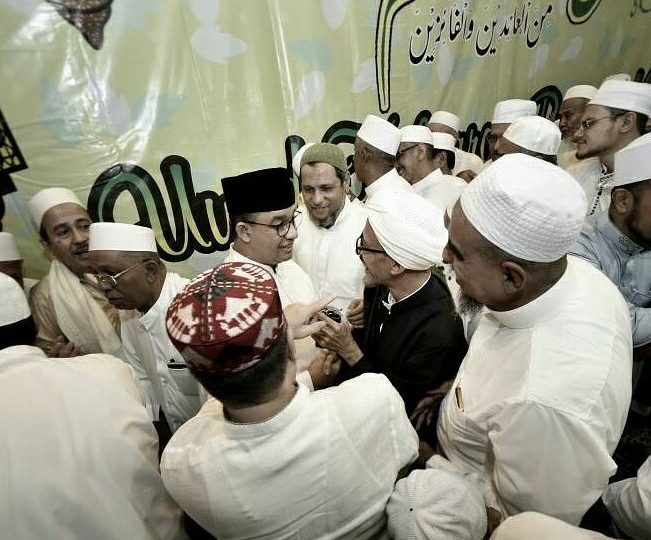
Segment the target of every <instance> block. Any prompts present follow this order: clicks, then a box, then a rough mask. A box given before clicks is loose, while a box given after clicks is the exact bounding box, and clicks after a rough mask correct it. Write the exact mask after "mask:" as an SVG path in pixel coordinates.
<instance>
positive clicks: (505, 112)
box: [491, 99, 537, 124]
mask: <svg viewBox="0 0 651 540" xmlns="http://www.w3.org/2000/svg"><path fill="white" fill-rule="evenodd" d="M536 111H537V106H536V103H535V102H534V101H530V100H528V99H507V100H504V101H498V102H497V103H496V104H495V109H493V119H492V120H491V123H492V124H510V123H511V122H514V121H515V120H517V119H518V118H522V117H523V116H533V115H534V114H537V112H536Z"/></svg>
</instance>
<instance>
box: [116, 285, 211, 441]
mask: <svg viewBox="0 0 651 540" xmlns="http://www.w3.org/2000/svg"><path fill="white" fill-rule="evenodd" d="M188 282H189V280H188V279H185V278H182V277H181V276H179V275H178V274H174V273H171V272H168V273H167V275H166V276H165V283H164V284H163V288H162V290H161V293H160V296H159V297H158V300H156V303H155V304H154V305H153V306H152V307H151V308H150V309H149V311H147V313H139V312H137V311H135V310H133V311H129V312H125V313H124V319H123V320H122V344H123V348H124V356H125V360H126V361H127V362H128V363H129V364H130V365H131V366H132V367H133V369H134V370H135V371H136V374H137V375H138V378H139V379H140V381H141V383H142V385H143V389H144V390H145V392H146V393H147V396H148V404H147V406H148V408H149V410H150V414H151V416H152V418H153V419H154V420H157V419H158V409H159V407H160V408H161V409H163V412H164V413H165V417H166V418H167V421H168V423H169V426H170V429H171V430H172V432H174V431H175V430H176V429H178V428H179V427H180V426H181V425H182V424H183V423H184V422H185V421H186V420H188V419H189V418H192V417H193V416H194V415H195V414H196V413H197V411H198V410H199V407H200V403H199V401H200V399H199V385H198V383H197V381H196V380H195V379H194V378H193V377H192V375H191V374H190V371H189V370H188V368H187V367H185V368H183V367H181V365H184V364H185V360H183V357H182V356H181V354H180V353H179V351H178V350H177V349H176V348H175V347H174V345H173V344H172V341H171V340H170V338H169V336H168V335H167V328H166V326H165V317H166V315H167V308H168V307H169V306H170V304H171V303H172V300H173V299H174V297H175V296H176V295H177V294H178V293H179V292H180V291H181V290H182V289H183V288H184V287H185V286H186V285H187V283H188ZM170 362H171V363H174V364H178V365H179V366H178V367H177V368H174V369H170V368H169V367H168V363H170Z"/></svg>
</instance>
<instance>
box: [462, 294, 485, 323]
mask: <svg viewBox="0 0 651 540" xmlns="http://www.w3.org/2000/svg"><path fill="white" fill-rule="evenodd" d="M483 308H484V304H482V303H481V302H478V301H477V300H475V299H474V298H471V297H470V296H468V295H465V294H463V293H462V292H461V291H459V292H458V294H457V309H458V310H459V315H464V316H469V317H474V316H476V315H479V314H480V313H481V310H482V309H483Z"/></svg>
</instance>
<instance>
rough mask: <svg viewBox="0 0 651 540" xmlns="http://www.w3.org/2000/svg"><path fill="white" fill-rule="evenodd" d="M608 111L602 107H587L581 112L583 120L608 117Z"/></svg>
mask: <svg viewBox="0 0 651 540" xmlns="http://www.w3.org/2000/svg"><path fill="white" fill-rule="evenodd" d="M609 114H610V111H609V110H608V109H607V108H606V107H604V106H603V105H588V106H587V107H586V108H585V111H584V112H583V116H584V117H585V118H595V117H597V116H608V115H609Z"/></svg>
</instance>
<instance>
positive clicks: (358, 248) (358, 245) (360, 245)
mask: <svg viewBox="0 0 651 540" xmlns="http://www.w3.org/2000/svg"><path fill="white" fill-rule="evenodd" d="M364 251H367V252H368V253H386V251H384V250H383V249H377V248H370V247H366V246H365V245H364V239H363V238H362V236H361V235H360V236H359V238H358V239H357V241H356V242H355V254H356V255H357V256H358V257H359V256H360V255H361V254H362V253H363V252H364Z"/></svg>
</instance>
